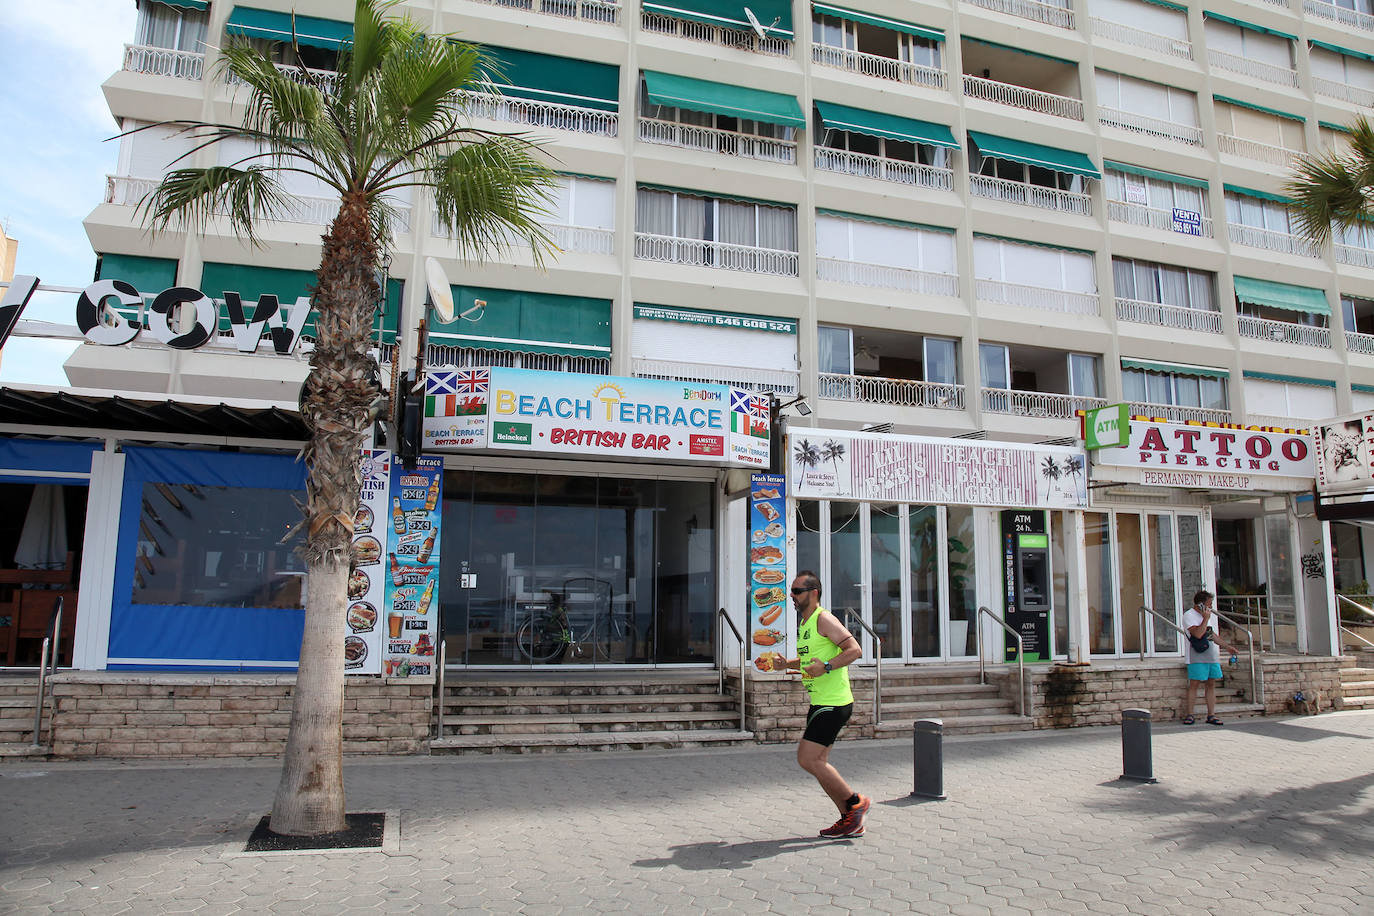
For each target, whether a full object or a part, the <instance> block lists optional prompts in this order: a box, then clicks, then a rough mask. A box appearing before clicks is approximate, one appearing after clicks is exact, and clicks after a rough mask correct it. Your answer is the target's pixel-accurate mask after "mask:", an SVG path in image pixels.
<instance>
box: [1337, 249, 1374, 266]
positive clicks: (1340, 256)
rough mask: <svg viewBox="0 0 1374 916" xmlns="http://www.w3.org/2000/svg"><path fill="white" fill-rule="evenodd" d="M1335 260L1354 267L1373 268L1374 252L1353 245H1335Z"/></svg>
mask: <svg viewBox="0 0 1374 916" xmlns="http://www.w3.org/2000/svg"><path fill="white" fill-rule="evenodd" d="M1335 249H1336V260H1337V261H1339V262H1340V263H1342V264H1351V265H1354V266H1355V267H1374V251H1370V250H1369V249H1368V248H1356V247H1355V246H1353V245H1336V246H1335Z"/></svg>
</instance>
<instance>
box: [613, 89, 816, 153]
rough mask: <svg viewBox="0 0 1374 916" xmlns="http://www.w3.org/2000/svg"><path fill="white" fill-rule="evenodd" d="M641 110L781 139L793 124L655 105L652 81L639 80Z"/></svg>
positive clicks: (660, 116)
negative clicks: (650, 83) (652, 99)
mask: <svg viewBox="0 0 1374 916" xmlns="http://www.w3.org/2000/svg"><path fill="white" fill-rule="evenodd" d="M639 110H640V111H641V112H642V113H643V115H644V117H646V118H653V119H654V120H656V121H671V122H673V123H675V124H686V125H689V126H692V127H705V128H711V129H715V130H728V131H730V132H732V133H738V134H746V135H748V136H751V137H769V138H773V139H778V140H791V139H792V128H791V127H788V126H786V125H784V124H773V123H770V122H768V121H755V120H750V119H748V118H733V117H730V116H728V115H720V114H714V113H712V112H709V111H696V110H693V109H691V108H679V107H674V106H669V105H655V104H654V103H653V102H650V101H649V88H648V84H647V83H646V82H645V81H644V80H643V79H641V80H640V81H639Z"/></svg>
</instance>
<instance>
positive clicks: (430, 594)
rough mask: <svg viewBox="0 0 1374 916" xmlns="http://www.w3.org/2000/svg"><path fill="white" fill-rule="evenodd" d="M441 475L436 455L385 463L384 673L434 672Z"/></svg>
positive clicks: (413, 675) (430, 675) (418, 674)
mask: <svg viewBox="0 0 1374 916" xmlns="http://www.w3.org/2000/svg"><path fill="white" fill-rule="evenodd" d="M443 478H444V461H443V459H442V458H419V459H417V461H416V464H415V467H413V468H407V467H405V466H404V465H402V464H401V463H400V462H392V464H391V490H390V497H391V503H390V506H389V507H388V509H387V512H386V516H385V518H384V520H383V524H385V525H386V526H387V527H386V532H387V556H386V565H385V566H384V567H383V568H384V570H385V573H386V601H385V612H386V637H385V638H386V653H385V657H386V660H385V667H384V669H383V673H385V674H386V676H387V677H393V678H395V677H404V678H433V677H434V674H435V671H434V664H435V657H436V656H435V648H436V645H437V643H438V641H439V622H438V621H439V547H440V544H441V543H442V539H441V537H440V533H441V532H440V522H441V519H442V518H443V495H444V494H443Z"/></svg>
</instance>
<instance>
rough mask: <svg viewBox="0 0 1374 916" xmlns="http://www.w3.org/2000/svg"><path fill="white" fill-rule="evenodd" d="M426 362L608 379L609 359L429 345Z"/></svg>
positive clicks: (457, 366) (439, 364) (461, 366)
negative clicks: (562, 373)
mask: <svg viewBox="0 0 1374 916" xmlns="http://www.w3.org/2000/svg"><path fill="white" fill-rule="evenodd" d="M425 361H426V362H427V363H429V364H430V365H431V366H453V367H455V368H458V369H464V368H467V367H469V366H503V367H505V368H509V369H538V370H540V371H541V372H576V373H579V374H582V375H607V374H609V373H610V371H611V358H610V357H609V356H564V355H562V354H559V353H519V352H515V351H511V350H488V349H485V348H483V347H450V346H444V345H442V344H430V345H429V346H428V347H426V348H425Z"/></svg>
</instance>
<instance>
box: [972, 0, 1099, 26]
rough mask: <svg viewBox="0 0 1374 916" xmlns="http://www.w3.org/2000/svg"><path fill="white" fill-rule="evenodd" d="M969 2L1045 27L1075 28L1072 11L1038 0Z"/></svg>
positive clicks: (978, 0) (973, 0) (983, 0)
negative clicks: (1039, 23)
mask: <svg viewBox="0 0 1374 916" xmlns="http://www.w3.org/2000/svg"><path fill="white" fill-rule="evenodd" d="M969 2H970V3H972V4H973V5H974V6H981V7H982V8H983V9H985V10H992V11H994V12H997V13H1006V14H1007V15H1008V16H1019V17H1021V18H1022V19H1029V20H1031V21H1032V22H1043V23H1044V24H1045V25H1053V26H1058V27H1059V28H1061V29H1072V28H1075V26H1074V17H1073V10H1071V9H1066V8H1065V7H1063V6H1060V5H1058V4H1054V3H1040V2H1038V0H969Z"/></svg>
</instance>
